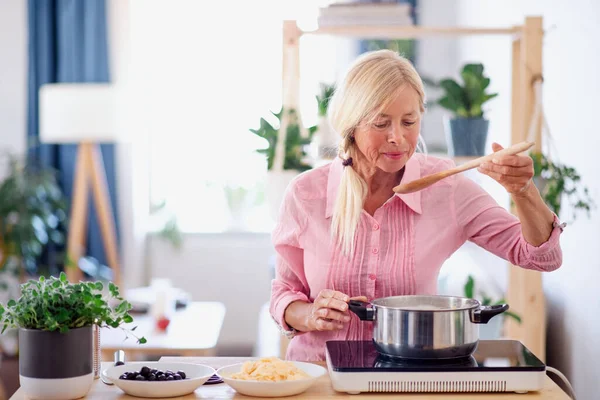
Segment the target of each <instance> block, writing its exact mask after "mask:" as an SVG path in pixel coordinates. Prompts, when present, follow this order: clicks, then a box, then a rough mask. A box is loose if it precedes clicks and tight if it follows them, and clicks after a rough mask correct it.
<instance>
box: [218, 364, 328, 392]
mask: <svg viewBox="0 0 600 400" xmlns="http://www.w3.org/2000/svg"><path fill="white" fill-rule="evenodd" d="M326 373H327V370H326V369H325V368H323V367H321V366H319V365H316V364H311V363H305V362H299V361H283V360H280V359H279V358H277V357H266V358H261V359H259V360H255V361H246V362H244V363H238V364H233V365H228V366H226V367H222V368H219V369H218V370H217V375H218V376H220V377H221V379H223V381H224V382H225V383H226V384H228V385H229V386H231V387H232V388H233V389H234V390H235V391H236V392H238V393H240V394H243V395H246V396H255V397H279V396H293V395H296V394H300V393H303V392H304V391H306V390H307V389H308V388H309V387H311V386H312V385H313V384H314V383H315V382H316V381H317V379H318V378H320V377H321V376H323V375H325V374H326Z"/></svg>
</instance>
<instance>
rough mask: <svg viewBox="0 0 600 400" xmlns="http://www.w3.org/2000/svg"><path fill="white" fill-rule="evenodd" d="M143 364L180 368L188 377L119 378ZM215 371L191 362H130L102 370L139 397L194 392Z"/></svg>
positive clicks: (171, 395)
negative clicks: (146, 379) (165, 379)
mask: <svg viewBox="0 0 600 400" xmlns="http://www.w3.org/2000/svg"><path fill="white" fill-rule="evenodd" d="M143 366H147V367H148V368H156V369H159V370H161V371H166V370H168V369H169V370H171V371H173V372H177V371H179V370H181V371H183V372H185V374H186V379H182V380H179V381H160V382H158V381H154V382H147V381H128V380H125V379H119V376H121V375H122V374H123V373H124V372H133V371H139V370H140V369H141V368H142V367H143ZM214 373H215V370H214V369H213V368H211V367H209V366H206V365H201V364H191V363H177V362H160V361H145V362H128V363H126V364H125V365H119V366H117V367H110V368H107V369H105V370H104V371H102V375H103V376H104V377H105V379H107V380H109V381H111V382H112V383H114V384H115V386H117V387H118V388H119V389H121V390H122V391H124V392H125V393H127V394H128V395H131V396H137V397H153V398H158V397H177V396H185V395H186V394H189V393H192V392H193V391H194V390H196V389H198V388H199V387H200V386H202V385H203V384H204V382H206V381H207V380H208V378H210V377H211V376H212V375H213V374H214Z"/></svg>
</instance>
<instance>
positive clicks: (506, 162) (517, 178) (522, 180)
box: [477, 143, 533, 196]
mask: <svg viewBox="0 0 600 400" xmlns="http://www.w3.org/2000/svg"><path fill="white" fill-rule="evenodd" d="M502 149H503V147H502V146H500V145H499V144H498V143H493V144H492V150H494V152H496V151H499V150H502ZM477 170H478V171H479V172H481V173H482V174H485V175H487V176H489V177H491V178H492V179H494V180H495V181H496V182H498V183H499V184H501V185H502V186H504V188H505V189H506V191H507V192H508V193H510V194H512V195H516V196H518V195H522V194H524V193H525V192H526V190H527V189H528V188H529V186H530V185H531V179H532V178H533V160H532V159H531V157H529V156H528V155H521V154H519V155H515V156H500V157H497V158H494V159H493V160H492V162H487V163H483V164H481V165H480V166H479V168H477Z"/></svg>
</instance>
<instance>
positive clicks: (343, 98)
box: [328, 50, 425, 255]
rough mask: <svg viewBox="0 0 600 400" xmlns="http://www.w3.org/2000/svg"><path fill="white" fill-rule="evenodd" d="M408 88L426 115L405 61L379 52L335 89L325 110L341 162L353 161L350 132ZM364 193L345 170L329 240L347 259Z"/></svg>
mask: <svg viewBox="0 0 600 400" xmlns="http://www.w3.org/2000/svg"><path fill="white" fill-rule="evenodd" d="M406 85H410V87H412V88H413V89H414V90H416V91H417V93H418V94H419V99H420V103H421V104H420V106H421V107H420V108H421V112H424V111H425V92H424V90H423V82H422V81H421V77H420V76H419V74H418V73H417V71H416V70H415V68H414V67H413V65H412V64H411V63H410V61H409V60H407V59H406V58H404V57H402V56H400V55H399V54H398V53H396V52H394V51H391V50H377V51H372V52H367V53H364V54H362V55H361V56H359V57H358V58H357V59H356V61H354V63H353V64H352V65H351V66H350V69H349V70H348V71H347V72H346V75H345V76H344V78H343V79H342V81H341V82H340V83H339V84H338V85H337V89H336V90H335V93H334V94H333V96H332V98H331V100H330V102H329V107H328V118H329V122H330V125H331V126H332V127H333V129H334V130H335V131H336V132H337V133H338V134H339V135H340V136H341V137H342V140H341V141H340V145H339V150H338V154H339V156H340V157H341V158H342V159H348V158H349V157H352V158H353V160H357V157H356V156H357V152H358V148H357V147H356V145H355V143H354V136H353V134H354V130H355V129H356V127H357V126H358V125H359V123H361V122H366V123H372V122H373V121H374V120H375V119H376V118H377V116H378V115H379V114H380V113H381V112H382V111H383V110H384V109H385V108H386V107H387V106H388V105H389V103H390V102H391V101H393V100H394V99H395V97H396V93H397V92H398V91H399V90H400V89H401V88H404V87H405V86H406ZM367 191H368V188H367V183H366V182H365V181H364V179H362V178H361V176H360V175H359V174H358V173H357V172H356V171H355V170H354V168H352V166H347V167H345V168H344V171H343V173H342V178H341V182H340V185H339V189H338V195H337V200H336V202H335V207H334V210H333V217H332V221H331V236H332V238H333V239H334V240H336V241H337V242H338V243H339V244H340V245H341V247H342V251H343V253H344V254H345V255H348V254H350V251H351V250H352V249H353V248H354V236H355V233H356V229H357V226H358V223H359V221H360V214H361V212H362V209H363V206H364V202H365V199H366V197H367Z"/></svg>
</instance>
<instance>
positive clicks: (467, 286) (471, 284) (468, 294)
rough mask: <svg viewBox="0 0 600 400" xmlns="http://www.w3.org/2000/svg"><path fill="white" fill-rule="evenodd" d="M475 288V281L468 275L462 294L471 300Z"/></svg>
mask: <svg viewBox="0 0 600 400" xmlns="http://www.w3.org/2000/svg"><path fill="white" fill-rule="evenodd" d="M474 286H475V280H474V279H473V277H472V276H471V275H469V277H468V279H467V283H466V284H465V288H464V292H465V297H467V298H469V299H472V298H473V288H474Z"/></svg>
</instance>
